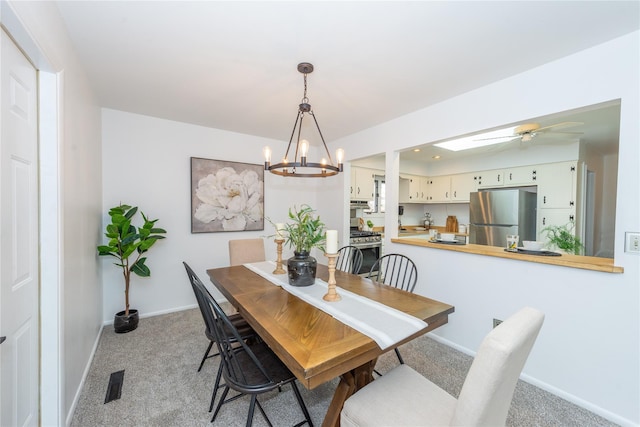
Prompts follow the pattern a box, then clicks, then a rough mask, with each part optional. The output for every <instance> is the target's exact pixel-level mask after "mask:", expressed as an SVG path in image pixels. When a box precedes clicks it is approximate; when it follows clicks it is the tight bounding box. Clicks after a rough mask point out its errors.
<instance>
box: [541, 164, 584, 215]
mask: <svg viewBox="0 0 640 427" xmlns="http://www.w3.org/2000/svg"><path fill="white" fill-rule="evenodd" d="M538 169H539V170H540V176H539V178H538V181H537V183H538V207H539V208H542V209H569V208H575V204H576V176H577V171H576V169H577V162H560V163H549V164H546V165H541V166H540V167H539V168H538Z"/></svg>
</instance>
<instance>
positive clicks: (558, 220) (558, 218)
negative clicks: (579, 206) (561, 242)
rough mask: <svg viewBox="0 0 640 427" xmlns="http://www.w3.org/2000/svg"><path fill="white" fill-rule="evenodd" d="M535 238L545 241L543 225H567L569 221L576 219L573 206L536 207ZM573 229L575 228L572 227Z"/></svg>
mask: <svg viewBox="0 0 640 427" xmlns="http://www.w3.org/2000/svg"><path fill="white" fill-rule="evenodd" d="M536 220H537V226H536V231H537V234H538V236H537V238H536V240H538V241H540V242H546V241H547V237H546V235H547V233H546V232H544V231H543V230H544V228H545V227H549V226H551V225H567V224H569V223H571V222H575V220H576V210H575V209H573V208H569V209H538V211H537V218H536ZM574 231H575V229H574Z"/></svg>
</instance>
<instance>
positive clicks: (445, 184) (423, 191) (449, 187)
mask: <svg viewBox="0 0 640 427" xmlns="http://www.w3.org/2000/svg"><path fill="white" fill-rule="evenodd" d="M474 177H475V174H473V173H465V174H457V175H442V176H420V175H404V174H403V175H402V176H401V177H400V197H399V200H400V203H449V202H451V203H453V202H461V203H462V202H469V194H470V193H472V192H474V191H476V188H477V186H476V181H475V180H474Z"/></svg>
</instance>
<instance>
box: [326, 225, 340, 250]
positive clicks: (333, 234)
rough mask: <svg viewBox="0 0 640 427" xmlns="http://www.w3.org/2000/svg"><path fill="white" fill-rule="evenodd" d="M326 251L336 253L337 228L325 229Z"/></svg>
mask: <svg viewBox="0 0 640 427" xmlns="http://www.w3.org/2000/svg"><path fill="white" fill-rule="evenodd" d="M327 253H328V254H337V253H338V230H327Z"/></svg>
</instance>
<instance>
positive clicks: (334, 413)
mask: <svg viewBox="0 0 640 427" xmlns="http://www.w3.org/2000/svg"><path fill="white" fill-rule="evenodd" d="M376 361H377V359H374V360H372V361H370V362H367V363H365V364H364V365H361V366H358V367H357V368H355V369H353V370H351V371H348V372H345V373H344V374H342V375H340V382H339V383H338V387H337V388H336V391H335V393H334V394H333V399H332V400H331V404H330V405H329V409H327V415H325V417H324V421H323V422H322V426H323V427H330V426H336V427H337V426H340V412H341V411H342V406H343V405H344V402H345V401H346V400H347V399H348V398H349V397H350V396H351V395H352V394H354V393H355V392H356V391H358V390H360V389H361V388H362V387H364V386H366V385H367V384H369V383H370V382H371V381H373V367H374V366H375V365H376Z"/></svg>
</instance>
